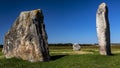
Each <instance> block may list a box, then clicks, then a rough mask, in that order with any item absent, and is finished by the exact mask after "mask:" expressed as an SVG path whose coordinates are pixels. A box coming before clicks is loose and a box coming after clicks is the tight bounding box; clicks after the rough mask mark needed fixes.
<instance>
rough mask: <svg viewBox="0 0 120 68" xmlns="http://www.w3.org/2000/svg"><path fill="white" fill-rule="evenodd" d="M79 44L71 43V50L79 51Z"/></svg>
mask: <svg viewBox="0 0 120 68" xmlns="http://www.w3.org/2000/svg"><path fill="white" fill-rule="evenodd" d="M80 48H81V47H80V45H79V44H73V50H74V51H79V50H80Z"/></svg>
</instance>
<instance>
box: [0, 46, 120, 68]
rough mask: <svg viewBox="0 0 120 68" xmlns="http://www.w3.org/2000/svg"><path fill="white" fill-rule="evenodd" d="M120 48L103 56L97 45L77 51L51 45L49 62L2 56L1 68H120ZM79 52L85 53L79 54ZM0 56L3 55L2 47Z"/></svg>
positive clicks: (0, 59) (113, 48)
mask: <svg viewBox="0 0 120 68" xmlns="http://www.w3.org/2000/svg"><path fill="white" fill-rule="evenodd" d="M119 48H120V46H119V47H115V46H114V47H112V52H113V53H114V55H112V56H101V55H99V51H98V47H96V46H83V47H82V49H81V50H80V51H77V53H76V52H74V51H72V48H71V47H50V55H51V60H50V61H49V62H35V63H31V62H28V61H25V60H21V59H16V58H12V59H5V58H4V57H2V58H0V68H120V49H119ZM79 52H84V53H82V54H78V53H79ZM73 53H75V54H73ZM86 53H87V54H86ZM0 56H3V55H2V53H1V49H0Z"/></svg>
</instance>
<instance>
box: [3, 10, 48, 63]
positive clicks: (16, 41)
mask: <svg viewBox="0 0 120 68" xmlns="http://www.w3.org/2000/svg"><path fill="white" fill-rule="evenodd" d="M43 19H44V17H43V14H42V11H41V10H40V9H38V10H32V11H24V12H21V14H20V16H19V17H18V18H17V19H16V21H15V22H14V24H13V26H12V27H11V29H10V30H9V31H8V32H7V33H6V35H5V40H4V46H3V50H2V51H3V53H4V55H5V57H6V58H12V57H17V58H21V59H23V60H28V61H31V62H36V61H48V60H49V58H50V56H49V51H48V42H47V33H46V31H45V25H44V21H43Z"/></svg>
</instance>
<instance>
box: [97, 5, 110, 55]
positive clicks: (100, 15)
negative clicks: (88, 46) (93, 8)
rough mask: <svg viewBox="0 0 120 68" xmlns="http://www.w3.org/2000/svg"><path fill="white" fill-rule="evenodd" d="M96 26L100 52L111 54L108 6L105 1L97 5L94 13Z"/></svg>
mask: <svg viewBox="0 0 120 68" xmlns="http://www.w3.org/2000/svg"><path fill="white" fill-rule="evenodd" d="M96 26H97V37H98V44H99V46H100V54H101V55H111V48H110V27H109V20H108V7H107V5H106V4H105V3H102V4H100V5H99V7H98V10H97V14H96Z"/></svg>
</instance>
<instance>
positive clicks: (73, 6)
mask: <svg viewBox="0 0 120 68" xmlns="http://www.w3.org/2000/svg"><path fill="white" fill-rule="evenodd" d="M102 2H105V3H106V4H107V5H108V9H109V21H110V31H111V42H112V43H120V40H119V38H120V30H119V29H120V8H119V7H120V0H0V9H1V10H0V43H3V38H4V35H5V33H6V32H7V31H8V30H9V29H10V27H11V26H12V24H13V23H14V21H15V19H16V18H17V17H18V16H19V14H20V12H22V11H29V10H34V9H42V11H43V13H44V22H45V25H46V31H47V34H48V42H49V43H82V44H84V43H97V34H96V11H97V8H98V5H99V4H100V3H102Z"/></svg>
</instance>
